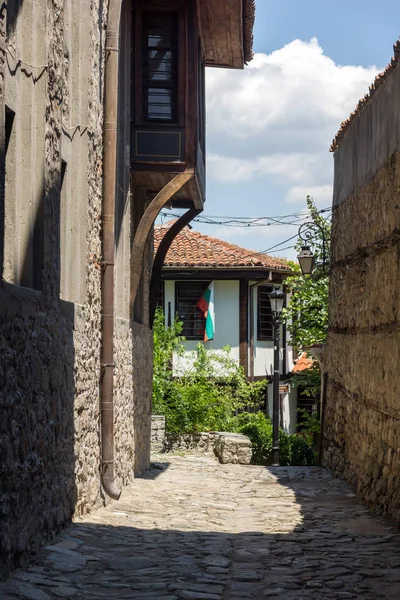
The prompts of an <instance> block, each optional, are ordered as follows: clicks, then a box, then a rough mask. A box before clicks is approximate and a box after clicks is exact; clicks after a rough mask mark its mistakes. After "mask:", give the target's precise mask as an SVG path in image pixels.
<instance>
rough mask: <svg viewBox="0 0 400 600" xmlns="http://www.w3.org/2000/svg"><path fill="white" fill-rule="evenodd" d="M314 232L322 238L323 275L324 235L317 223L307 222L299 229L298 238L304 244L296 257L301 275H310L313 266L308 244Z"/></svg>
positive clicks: (324, 258)
mask: <svg viewBox="0 0 400 600" xmlns="http://www.w3.org/2000/svg"><path fill="white" fill-rule="evenodd" d="M316 230H318V232H319V233H320V235H321V237H322V269H323V272H324V275H325V268H326V242H327V240H326V233H325V231H324V229H323V228H322V227H321V225H319V224H318V223H314V222H311V221H307V222H306V223H303V224H302V225H300V227H299V233H298V235H299V238H300V239H301V240H302V241H303V242H304V244H303V246H302V248H301V251H300V252H299V254H298V255H297V260H298V261H299V265H300V269H301V272H302V274H303V275H311V273H312V272H313V269H314V266H315V256H314V254H313V252H312V250H311V248H310V246H309V244H308V242H310V241H312V239H313V237H314V236H315V233H316Z"/></svg>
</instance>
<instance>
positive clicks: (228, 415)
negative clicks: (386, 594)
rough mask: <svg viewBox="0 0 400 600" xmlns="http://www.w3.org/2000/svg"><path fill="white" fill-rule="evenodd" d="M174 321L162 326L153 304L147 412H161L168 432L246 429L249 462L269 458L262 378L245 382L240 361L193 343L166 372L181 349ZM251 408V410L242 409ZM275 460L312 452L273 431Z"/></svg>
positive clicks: (291, 460) (301, 459)
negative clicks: (179, 367) (187, 355)
mask: <svg viewBox="0 0 400 600" xmlns="http://www.w3.org/2000/svg"><path fill="white" fill-rule="evenodd" d="M181 331H182V324H181V323H179V322H178V321H176V322H175V323H174V325H173V326H172V327H171V328H168V329H166V328H165V324H164V313H163V311H162V310H158V311H157V313H156V318H155V324H154V379H153V412H154V413H157V414H162V415H165V421H166V429H167V431H168V432H170V433H176V434H183V433H196V432H199V431H232V432H237V433H243V434H244V435H247V436H248V437H249V438H250V440H251V442H252V446H253V464H257V465H268V464H271V461H272V423H271V420H270V419H269V417H267V416H266V415H265V413H264V412H262V411H260V407H261V406H264V403H265V394H266V386H267V382H266V381H262V382H257V383H249V382H248V381H247V378H246V376H245V374H244V371H243V369H242V367H240V366H239V365H238V364H237V363H236V361H234V360H233V359H232V358H231V356H230V348H229V347H226V348H224V349H223V350H222V351H221V352H213V351H210V350H207V351H206V350H205V348H204V345H203V344H201V343H200V344H198V346H197V349H196V359H195V361H194V363H193V365H192V366H191V367H190V368H189V367H188V368H187V369H186V370H185V371H184V372H183V373H181V374H180V376H179V377H172V358H173V355H174V354H175V356H182V355H183V353H184V347H183V344H182V342H183V340H184V338H182V337H181V336H180V333H181ZM248 411H255V412H248ZM279 444H280V463H281V465H312V464H315V453H314V451H313V449H312V448H311V447H310V446H309V445H308V444H307V442H306V440H304V439H303V438H300V437H297V436H295V435H288V434H286V433H285V432H284V431H283V430H282V429H280V431H279Z"/></svg>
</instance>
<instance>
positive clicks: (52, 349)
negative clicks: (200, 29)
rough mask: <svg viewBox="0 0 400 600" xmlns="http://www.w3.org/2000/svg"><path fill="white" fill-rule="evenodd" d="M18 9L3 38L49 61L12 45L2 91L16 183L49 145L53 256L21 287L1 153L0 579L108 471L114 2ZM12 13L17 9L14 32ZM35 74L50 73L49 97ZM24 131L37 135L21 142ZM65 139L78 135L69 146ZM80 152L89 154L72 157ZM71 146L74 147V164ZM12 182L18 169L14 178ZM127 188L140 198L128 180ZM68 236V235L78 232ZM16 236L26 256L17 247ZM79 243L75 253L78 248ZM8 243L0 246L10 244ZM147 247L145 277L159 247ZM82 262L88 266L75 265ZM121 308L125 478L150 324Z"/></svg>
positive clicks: (144, 410)
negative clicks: (108, 118) (107, 255)
mask: <svg viewBox="0 0 400 600" xmlns="http://www.w3.org/2000/svg"><path fill="white" fill-rule="evenodd" d="M9 7H10V13H9V14H8V15H7V11H6V10H5V7H2V9H1V10H2V12H1V15H0V35H1V34H3V37H4V36H5V38H6V39H5V43H6V44H7V45H8V46H9V47H10V49H11V52H12V53H13V55H14V56H15V57H21V58H22V59H23V60H24V61H26V62H29V63H30V64H32V65H42V64H44V62H43V61H45V63H46V64H47V65H48V66H47V67H46V68H45V69H44V70H43V69H42V70H43V73H42V75H41V77H40V81H39V82H37V81H36V79H35V77H36V76H38V73H40V70H39V71H38V70H37V69H35V70H34V73H33V75H32V69H31V70H29V69H28V68H25V67H23V65H22V64H19V66H17V67H16V65H15V61H14V62H12V61H11V55H10V56H8V55H7V53H6V55H5V56H6V60H5V61H3V60H1V61H0V70H1V72H0V84H1V86H2V87H1V89H0V103H1V106H2V107H3V108H4V101H6V102H7V103H8V105H11V107H12V108H13V109H14V108H15V109H16V110H15V120H14V127H15V129H14V128H13V135H14V136H15V140H14V141H13V142H12V143H15V148H16V149H17V150H18V152H17V153H16V154H15V156H16V159H18V161H20V162H18V163H16V164H15V165H13V168H15V177H16V178H17V184H18V185H20V184H19V183H18V181H20V182H21V185H22V184H23V182H24V181H25V179H26V180H27V181H29V182H30V181H31V177H32V181H33V180H34V177H33V176H32V174H31V172H30V171H29V169H30V168H31V167H32V163H30V162H29V160H28V157H29V156H31V155H36V154H37V155H42V157H43V170H42V172H40V175H41V179H40V180H42V181H43V186H42V187H40V186H39V187H36V188H35V194H37V196H35V198H36V200H35V201H37V202H36V206H37V207H38V211H37V213H35V214H33V216H32V219H31V220H30V221H29V222H30V223H31V227H32V231H30V233H29V236H33V238H34V239H33V243H34V245H35V248H36V250H35V252H37V251H39V252H41V253H42V256H43V265H42V269H41V273H40V282H41V283H40V285H38V286H37V288H38V289H33V287H34V286H32V287H31V288H30V289H29V287H21V285H19V284H20V283H21V279H20V277H19V275H18V273H22V274H24V272H27V269H30V268H31V266H32V265H31V260H30V258H29V257H30V255H29V252H28V248H29V245H28V246H26V248H25V254H26V256H24V254H23V248H24V238H23V237H22V238H21V240H19V242H18V244H16V240H15V239H14V240H13V235H14V236H15V235H22V236H23V235H25V234H26V232H24V230H23V227H22V225H21V224H20V223H19V222H18V223H17V220H18V219H19V217H20V215H19V213H18V214H17V213H16V212H15V211H14V212H13V210H14V209H13V195H12V194H11V193H10V187H8V189H6V191H5V193H4V180H5V179H4V168H3V167H4V164H3V163H2V162H1V160H0V180H1V181H0V215H1V214H2V210H4V207H5V213H6V216H5V221H6V227H5V238H6V241H5V256H4V261H3V260H2V261H1V264H2V266H3V263H4V265H5V266H6V269H5V271H4V277H5V279H6V281H3V283H2V284H1V285H0V351H1V361H0V577H1V576H4V575H7V573H8V572H9V571H10V569H12V568H13V567H15V566H18V565H20V564H22V563H23V562H24V561H25V559H26V557H27V556H28V555H29V553H30V552H32V551H35V550H37V548H38V547H39V546H40V545H41V544H42V543H43V542H44V540H46V539H48V538H50V537H51V536H52V535H53V533H54V532H56V531H57V530H58V529H59V528H60V527H62V526H63V525H64V524H65V523H66V522H67V521H68V520H69V519H70V518H71V517H72V515H73V514H74V513H75V514H78V515H82V514H85V513H86V512H87V511H90V510H92V509H93V508H94V507H97V506H100V505H101V503H102V502H103V501H104V498H103V495H102V491H101V486H100V477H99V464H100V414H99V382H100V375H101V372H100V342H101V312H100V310H101V305H100V289H101V287H100V286H101V237H100V236H101V221H100V214H101V203H102V157H103V147H102V137H103V135H102V131H103V108H102V106H103V105H102V100H103V83H104V26H105V20H106V3H105V2H103V0H71V2H69V3H66V2H64V0H49V1H47V2H43V0H40V1H38V2H36V0H35V2H31V1H28V0H26V1H25V2H24V1H23V0H19V2H15V3H9ZM71 7H72V12H73V13H74V15H75V25H76V23H78V22H79V27H78V28H77V31H76V36H77V38H76V39H71V28H70V27H68V31H67V28H66V19H67V14H66V9H68V10H69V9H71ZM35 11H45V13H44V14H45V19H44V21H43V22H42V20H41V19H42V15H41V13H40V14H39V12H35ZM76 15H79V19H76ZM5 16H7V17H9V18H8V24H7V31H6V29H5V26H4V22H5V18H4V17H5ZM69 17H71V15H69ZM35 20H39V21H40V23H41V27H40V28H39V29H38V31H36V30H35V27H32V22H33V23H35ZM75 25H74V27H75ZM43 31H45V32H47V33H46V35H43ZM74 35H75V34H74ZM40 36H41V37H40ZM67 36H69V37H68V40H67V39H66V38H67ZM84 38H85V39H84ZM44 40H46V43H44ZM83 43H84V45H85V47H87V49H88V52H87V53H88V56H89V60H90V63H89V68H88V69H82V73H84V72H86V73H87V77H86V79H85V77H83V81H82V82H80V83H79V81H80V80H79V81H78V82H76V81H75V84H74V85H72V84H71V77H72V73H71V71H72V70H73V69H72V65H75V67H74V68H76V62H77V56H80V52H82V51H83V50H82V44H83ZM38 47H43V48H45V50H46V52H45V53H44V57H42V56H39V55H38V54H37V53H36V54H35V49H36V48H38ZM67 48H69V51H67ZM73 52H75V53H76V56H75V55H74V56H72V54H71V53H73ZM0 55H1V57H3V54H2V53H1V52H0ZM7 56H8V58H7ZM75 75H76V73H74V76H75ZM36 85H40V90H41V93H43V98H42V100H40V98H41V96H40V94H39V96H38V93H37V90H36V88H35V86H36ZM21 86H23V87H21ZM21 89H23V90H24V92H23V94H22V93H21ZM32 98H33V100H32ZM40 102H43V105H42V104H40ZM21 103H22V104H21ZM30 103H32V106H33V109H32V110H31V111H30V110H29V106H30ZM35 103H36V104H37V107H36V108H37V111H38V113H37V114H39V113H40V111H42V110H43V112H44V114H45V119H43V123H42V122H40V123H38V128H39V130H40V131H39V134H40V135H39V137H38V138H35V135H34V132H35V124H34V121H33V119H34V116H33V115H34V110H36V108H35V106H36V104H35ZM1 106H0V113H1V114H2V113H3V111H2V110H1ZM41 127H43V131H42V130H41V129H40V128H41ZM26 132H28V133H29V136H28V137H29V140H30V142H29V144H30V145H27V144H25V142H23V140H24V139H25V137H24V136H25V133H26ZM42 133H43V144H42V142H41V141H40V140H41V139H42V138H41V137H40V136H41V135H42ZM1 139H2V138H1V137H0V141H1ZM21 144H22V145H21ZM23 144H25V146H24V145H23ZM69 145H74V149H73V151H71V148H70V147H69ZM75 152H78V156H81V157H82V160H78V161H75V162H74V160H75V159H74V158H73V157H74V156H75ZM11 156H14V155H11ZM62 158H63V159H64V160H65V159H67V158H68V164H67V166H66V170H65V172H64V173H63V169H62ZM8 160H9V157H8ZM121 160H122V159H121ZM24 161H25V162H24ZM35 165H36V166H35V169H36V168H37V163H35ZM32 168H33V167H32ZM62 176H63V177H62ZM24 178H25V179H24ZM125 179H126V177H125ZM35 181H36V180H35ZM128 182H129V176H128ZM7 183H8V182H7V181H6V188H7ZM15 183H16V182H15V181H14V180H11V179H10V185H11V184H12V185H14V184H15ZM36 183H37V182H36ZM65 184H67V187H66V188H65V187H64V185H65ZM29 185H30V184H29ZM128 187H129V185H128ZM66 189H67V190H69V192H68V194H66V193H65V190H66ZM71 194H72V196H71ZM126 196H127V197H128V198H129V197H130V194H129V190H128V189H126ZM21 198H22V197H21ZM22 199H23V198H22ZM125 200H126V198H124V201H125ZM21 201H22V200H21ZM63 203H67V205H66V206H67V207H68V210H65V208H66V206H65V205H63ZM63 208H64V213H63ZM73 210H77V211H78V213H79V214H80V215H82V214H83V217H81V216H80V217H79V218H77V219H76V220H75V221H74V219H72V217H71V218H70V214H69V213H70V211H73ZM21 214H22V213H21ZM63 214H64V215H67V216H68V215H69V216H68V219H69V221H68V224H67V226H66V227H64V234H63V235H64V237H63V235H61V236H60V230H61V231H62V228H63V226H65V222H64V221H63V217H62V215H63ZM121 214H123V217H121V222H120V225H121V231H122V232H123V233H122V237H121V240H122V242H121V244H122V246H121V247H123V248H125V250H124V252H123V255H120V256H121V257H120V258H118V261H117V267H116V268H117V283H116V286H118V285H119V286H122V287H126V288H127V289H128V292H127V293H126V294H125V297H129V280H128V281H125V283H124V282H123V277H122V276H121V273H125V274H126V271H127V262H128V271H129V250H128V251H127V250H126V247H127V244H129V239H130V229H129V215H130V210H129V206H128V209H127V206H125V205H124V210H123V211H122V212H121ZM60 220H61V223H60ZM0 225H1V223H0ZM17 225H18V226H17ZM39 225H40V226H39ZM0 229H1V230H2V231H1V233H2V236H1V239H3V228H2V227H0ZM65 235H69V236H71V237H70V238H69V241H68V240H66V238H65ZM29 239H31V238H30V237H29ZM118 239H119V238H118ZM13 241H14V242H15V244H16V245H18V248H19V250H18V252H19V254H18V255H16V254H15V253H14V254H13V252H14V251H11V250H12V249H13V247H14V246H13ZM75 246H76V249H77V250H76V253H75V254H74V252H71V249H73V248H74V247H75ZM67 248H69V250H68V251H69V252H70V254H69V255H68V256H69V258H68V259H67V263H68V261H72V262H73V263H74V269H70V270H69V271H68V273H67V275H66V277H65V278H64V279H62V272H63V269H65V265H66V264H67V263H65V261H64V266H63V256H64V257H67V254H66V251H67ZM0 252H1V256H0V258H3V244H0ZM25 258H26V260H25ZM28 258H29V260H28ZM147 259H148V260H147V262H148V263H149V264H147V266H146V270H145V274H144V276H145V278H146V287H148V281H149V273H150V259H149V255H148V256H147ZM21 260H22V263H21ZM21 264H22V267H21ZM60 264H61V272H60ZM24 269H25V271H24ZM75 269H76V270H79V272H80V273H79V276H78V277H75V271H74V270H75ZM64 272H65V271H64ZM24 276H25V275H24ZM128 276H129V275H128ZM26 281H27V282H29V281H30V280H29V277H28V278H27V279H26ZM62 281H64V284H63V285H61V283H62ZM60 288H62V289H63V293H62V299H61V298H60ZM117 293H118V289H117ZM118 298H119V297H118ZM78 301H79V303H78ZM120 307H121V310H120V313H119V314H118V319H116V327H115V363H116V369H115V377H114V385H115V461H116V462H115V472H116V479H117V483H118V484H119V485H126V484H128V483H129V482H130V481H132V479H133V477H134V472H140V471H143V470H144V469H145V468H147V467H148V464H149V446H150V443H149V437H150V410H151V409H150V404H151V376H152V366H151V363H152V335H151V331H150V329H149V328H148V327H147V326H145V325H141V326H139V328H135V329H134V331H133V332H132V329H131V327H130V324H129V300H128V301H124V302H122V303H120ZM147 322H148V321H147Z"/></svg>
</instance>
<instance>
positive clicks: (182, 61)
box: [132, 0, 187, 127]
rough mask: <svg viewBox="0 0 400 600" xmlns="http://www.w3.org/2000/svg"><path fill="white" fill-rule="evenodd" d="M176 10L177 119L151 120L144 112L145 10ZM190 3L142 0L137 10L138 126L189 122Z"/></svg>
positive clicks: (135, 92) (135, 80)
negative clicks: (186, 108)
mask: <svg viewBox="0 0 400 600" xmlns="http://www.w3.org/2000/svg"><path fill="white" fill-rule="evenodd" d="M148 12H157V13H162V12H165V13H171V12H172V13H176V14H177V20H178V23H177V107H176V111H177V113H176V115H175V120H166V119H165V120H164V119H160V120H148V119H146V118H145V117H144V115H143V13H148ZM186 13H187V11H186V6H185V2H184V1H183V0H175V1H173V0H171V1H170V2H168V5H166V3H165V2H163V1H162V0H142V1H141V2H138V3H137V5H136V11H134V19H135V23H134V31H135V38H134V45H133V52H134V57H135V58H134V73H133V74H132V82H133V98H134V107H135V110H134V116H133V120H134V122H135V124H136V125H146V124H147V125H149V126H151V124H154V125H163V126H164V127H165V126H166V127H168V125H173V126H176V125H184V123H185V72H186V60H187V58H186V55H187V39H186V38H187V27H186V19H187V17H186Z"/></svg>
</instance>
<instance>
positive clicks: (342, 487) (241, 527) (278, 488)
mask: <svg viewBox="0 0 400 600" xmlns="http://www.w3.org/2000/svg"><path fill="white" fill-rule="evenodd" d="M155 460H156V461H159V462H154V463H152V469H151V470H150V471H149V472H147V474H146V475H145V476H144V477H143V478H140V479H136V480H135V481H134V484H133V485H132V486H131V487H130V488H128V489H126V490H124V492H123V495H122V497H121V500H120V501H119V502H111V503H110V504H109V505H108V506H107V507H106V508H103V509H101V510H99V511H98V512H95V513H93V514H91V515H89V516H87V517H85V518H84V519H82V520H77V521H75V522H74V523H73V524H72V525H71V526H70V527H68V528H67V529H66V530H65V531H64V532H63V533H62V534H61V535H59V536H58V537H57V538H55V539H54V540H53V543H52V544H51V545H48V546H47V547H46V548H45V549H44V550H43V551H42V552H41V553H40V554H39V555H37V556H36V557H34V559H33V560H32V562H31V564H30V566H29V568H27V569H26V570H19V571H17V572H16V573H15V574H14V576H13V577H12V578H11V579H10V580H9V581H8V582H7V583H4V584H2V585H0V598H1V599H2V600H15V599H30V600H50V599H57V598H70V599H76V600H78V599H79V600H86V599H88V600H89V599H92V598H93V599H98V600H100V599H102V598H108V599H113V598H115V599H118V600H122V599H125V598H129V599H138V600H139V599H157V600H180V599H188V600H228V599H229V600H235V599H239V598H282V599H285V600H290V599H293V600H294V599H300V598H313V599H316V600H318V599H320V600H322V599H324V600H326V599H330V598H332V599H345V598H349V599H350V598H356V599H360V600H373V599H374V600H376V599H378V598H382V599H387V600H389V599H390V600H397V599H398V598H399V597H400V533H398V532H397V531H396V530H395V529H394V528H392V527H391V525H390V524H389V523H388V522H386V521H385V520H383V519H380V518H374V517H372V516H371V515H370V513H369V512H368V510H367V509H366V508H365V507H364V506H363V505H361V504H360V502H359V500H358V499H357V498H356V496H355V494H354V493H353V492H352V490H351V488H349V487H348V486H347V485H346V484H345V483H344V482H342V481H340V480H339V479H335V478H333V477H332V476H331V475H330V473H329V472H328V471H326V470H324V469H320V468H316V467H287V468H286V467H280V468H275V469H273V468H265V467H257V466H250V467H247V466H246V467H244V466H236V465H226V466H225V465H220V464H218V463H217V462H216V461H215V460H214V458H212V457H209V456H206V457H204V456H203V457H198V456H194V455H183V456H172V455H158V456H157V457H156V459H155Z"/></svg>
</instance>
